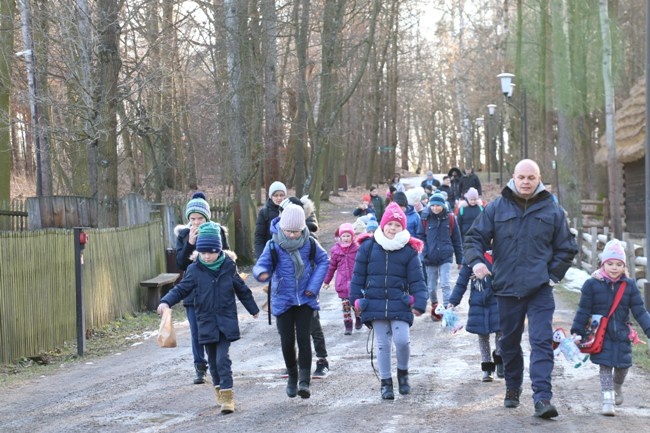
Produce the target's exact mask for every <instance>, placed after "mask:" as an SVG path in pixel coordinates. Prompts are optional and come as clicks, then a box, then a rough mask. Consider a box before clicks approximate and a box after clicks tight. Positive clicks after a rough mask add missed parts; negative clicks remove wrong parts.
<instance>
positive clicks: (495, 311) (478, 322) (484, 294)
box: [449, 259, 501, 335]
mask: <svg viewBox="0 0 650 433" xmlns="http://www.w3.org/2000/svg"><path fill="white" fill-rule="evenodd" d="M484 263H485V264H486V265H487V267H488V269H490V270H492V265H491V264H490V263H489V261H488V260H487V259H486V260H484ZM471 275H472V268H471V267H470V266H469V265H468V264H467V263H463V267H462V268H461V270H460V272H459V273H458V279H457V280H456V286H454V290H453V291H452V292H451V296H450V297H449V303H450V304H454V305H458V304H460V301H461V299H463V295H464V294H465V291H466V290H467V285H468V283H469V285H470V292H469V312H468V313H467V324H466V325H465V329H466V330H467V332H471V333H472V334H480V335H487V334H492V333H494V332H499V331H500V330H501V327H500V326H499V307H498V305H497V298H496V296H494V292H493V291H492V284H491V280H492V277H486V278H484V279H483V280H480V283H479V280H477V279H472V280H471V283H470V276H471Z"/></svg>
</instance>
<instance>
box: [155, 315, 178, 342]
mask: <svg viewBox="0 0 650 433" xmlns="http://www.w3.org/2000/svg"><path fill="white" fill-rule="evenodd" d="M158 346H160V347H176V331H174V325H173V324H172V309H171V308H168V309H167V310H165V312H164V313H163V315H162V319H160V328H159V329H158Z"/></svg>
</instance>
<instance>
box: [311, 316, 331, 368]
mask: <svg viewBox="0 0 650 433" xmlns="http://www.w3.org/2000/svg"><path fill="white" fill-rule="evenodd" d="M313 311H314V315H313V316H312V318H311V338H312V339H313V340H314V352H316V358H327V348H326V347H325V334H323V328H322V327H321V326H320V314H318V310H313Z"/></svg>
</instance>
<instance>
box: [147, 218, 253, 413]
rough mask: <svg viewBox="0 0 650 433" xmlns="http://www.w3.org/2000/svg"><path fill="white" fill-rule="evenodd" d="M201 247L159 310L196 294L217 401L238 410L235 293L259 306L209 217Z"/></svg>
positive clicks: (229, 409) (244, 302)
mask: <svg viewBox="0 0 650 433" xmlns="http://www.w3.org/2000/svg"><path fill="white" fill-rule="evenodd" d="M196 251H198V260H197V261H196V262H194V263H192V264H191V265H190V266H189V267H188V268H187V271H185V273H184V275H183V279H182V280H181V281H180V283H178V284H176V285H175V286H174V288H173V289H171V290H170V291H169V293H167V294H166V295H165V296H164V297H163V298H162V299H161V300H160V305H158V310H157V311H158V314H160V315H162V314H163V313H164V312H165V310H167V309H169V308H171V307H173V306H174V305H175V304H177V303H178V302H180V301H181V300H182V299H184V298H187V297H188V296H189V295H190V294H193V295H194V308H195V310H196V317H197V318H198V340H199V343H200V344H201V345H203V346H204V347H205V351H206V352H207V354H208V365H209V366H210V375H211V376H212V385H213V386H214V389H215V393H216V397H217V403H218V404H219V405H220V406H221V412H222V413H224V414H228V413H232V412H233V411H234V410H235V400H234V395H233V377H232V369H231V361H230V355H229V349H230V343H231V342H233V341H236V340H239V338H240V332H239V321H238V316H237V304H236V303H235V297H236V298H237V299H239V301H240V302H241V303H242V305H243V306H244V308H246V310H247V311H248V312H249V313H250V314H251V315H252V316H253V317H255V318H257V317H258V315H259V308H258V307H257V304H256V303H255V299H254V298H253V292H251V290H250V289H249V288H248V286H247V285H246V283H245V282H244V280H242V278H241V277H240V276H239V273H238V271H237V265H236V264H235V262H234V260H233V259H232V258H231V257H230V256H229V255H228V254H226V253H225V252H224V251H222V243H221V227H220V226H219V224H216V223H214V222H211V221H210V222H206V223H203V224H201V225H200V226H199V230H198V236H197V241H196Z"/></svg>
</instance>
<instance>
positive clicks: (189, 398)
mask: <svg viewBox="0 0 650 433" xmlns="http://www.w3.org/2000/svg"><path fill="white" fill-rule="evenodd" d="M333 200H334V201H335V202H337V201H338V200H337V199H336V198H334V199H333ZM337 204H338V205H339V206H340V204H341V203H340V202H338V203H337ZM339 206H333V205H326V206H325V207H324V209H323V211H322V217H321V224H322V226H323V227H322V233H321V239H322V240H323V243H324V245H325V246H326V248H327V249H329V247H330V246H331V233H333V231H334V227H336V226H337V225H338V224H340V223H341V222H344V221H348V220H350V219H352V217H351V216H350V215H349V214H342V213H341V212H342V208H341V207H339ZM346 209H347V208H343V210H344V211H345V210H346ZM350 210H351V209H350ZM454 278H455V275H454ZM248 283H249V284H250V285H251V287H252V288H253V290H254V292H255V293H256V299H257V300H258V304H260V305H261V303H262V302H263V299H264V294H263V293H262V291H261V286H260V285H259V284H257V283H255V282H254V281H252V277H249V280H248ZM558 290H562V289H561V288H560V289H558ZM321 298H322V305H323V311H322V312H321V318H322V323H323V326H324V330H325V336H326V339H327V344H328V351H329V355H330V356H329V362H330V367H331V371H330V374H329V376H328V377H327V378H326V379H324V380H314V381H313V382H312V397H311V398H310V399H306V400H303V399H300V398H294V399H290V398H288V397H287V396H286V394H285V380H284V379H280V378H278V372H279V371H280V370H281V369H282V367H283V361H282V357H281V353H280V347H279V337H278V335H277V332H276V331H275V327H274V326H269V325H268V324H267V321H266V317H260V318H259V319H257V320H255V319H253V318H252V317H250V316H249V315H248V314H246V312H245V310H244V309H243V308H241V307H240V312H241V315H240V320H241V330H242V339H241V340H240V341H238V342H236V343H234V344H233V345H232V347H231V358H232V360H233V371H234V379H235V400H236V404H237V408H236V411H235V413H233V414H231V415H221V414H220V413H219V411H218V408H217V406H216V401H215V398H214V392H213V390H212V387H211V386H210V385H207V384H206V385H193V384H191V379H192V377H193V367H192V357H191V347H190V340H189V330H188V326H187V322H185V323H180V324H178V325H177V331H178V339H179V346H178V347H177V348H175V349H160V348H158V347H157V345H156V343H155V338H146V339H145V338H144V337H143V338H141V339H140V341H137V342H136V343H135V344H134V345H133V347H131V348H130V349H129V350H127V351H124V352H123V353H115V354H113V355H111V356H107V357H104V358H99V359H96V360H94V361H93V362H92V363H83V362H82V363H76V364H67V365H64V366H62V368H61V369H60V371H59V372H57V373H56V374H53V375H50V376H47V377H41V378H37V379H35V380H32V381H31V382H29V383H23V384H21V385H18V386H15V387H12V388H9V389H4V390H2V392H1V395H0V431H3V432H12V433H19V432H41V433H45V432H52V433H54V432H56V433H59V432H114V433H121V432H142V433H144V432H184V433H191V432H205V431H220V432H228V433H238V432H242V433H243V432H246V433H248V432H262V431H263V432H309V433H316V432H328V433H329V432H337V431H353V432H402V431H409V432H469V431H472V432H502V431H508V432H522V431H540V432H541V431H554V432H587V431H619V432H628V431H629V432H632V431H635V432H636V431H646V429H647V428H648V425H650V407H648V403H647V390H648V389H650V378H649V376H648V375H646V374H643V373H642V372H641V371H640V370H637V369H634V368H633V369H632V370H631V372H630V374H629V376H628V380H627V384H626V386H625V404H624V405H623V406H621V407H620V408H617V416H616V417H614V418H607V417H603V416H601V415H599V414H598V413H599V411H600V395H599V383H598V370H597V367H596V366H595V365H593V364H591V363H587V364H586V365H585V366H583V367H580V368H578V369H574V368H573V367H572V366H571V365H570V364H568V362H566V361H564V359H559V360H558V361H557V362H556V366H555V370H554V380H553V385H554V392H555V398H554V400H553V402H554V403H555V404H556V406H557V407H558V410H559V412H560V416H559V417H558V418H557V419H555V420H551V421H546V420H540V419H537V418H534V417H533V416H532V414H533V404H532V398H531V396H532V392H531V390H530V382H529V380H528V378H527V377H526V380H525V381H524V392H523V395H522V397H521V401H522V405H521V406H520V407H519V408H518V409H505V408H504V407H503V396H504V392H505V386H504V382H503V380H500V379H498V380H495V381H494V382H492V383H482V382H481V381H480V378H481V372H480V357H479V352H478V346H477V339H476V336H475V335H473V334H468V333H466V332H464V331H463V332H461V333H459V334H457V335H454V336H452V335H449V334H447V333H446V332H445V331H444V330H443V329H441V327H440V325H439V323H434V322H432V321H431V320H430V319H429V316H428V314H427V315H426V316H423V317H419V318H416V320H415V324H414V326H413V327H412V329H411V331H412V333H411V341H412V350H411V353H412V355H411V367H410V374H411V375H410V378H411V385H412V388H413V392H412V394H410V395H407V396H401V395H399V394H396V399H395V400H394V401H382V400H381V398H380V396H379V381H378V379H377V378H376V377H375V375H374V374H373V371H372V367H371V365H370V358H369V354H368V352H367V350H368V349H367V348H368V345H369V343H368V335H369V333H368V330H367V329H365V328H364V329H362V330H361V331H359V332H354V333H353V335H351V336H344V335H343V324H342V319H341V313H340V302H339V299H338V298H337V296H336V293H335V292H334V291H333V290H330V291H326V292H324V293H323V294H322V297H321ZM465 302H466V300H465ZM180 308H182V307H180ZM466 313H467V306H466V304H465V305H462V306H461V307H460V316H461V317H464V315H465V314H466ZM572 314H573V312H572V311H570V310H567V309H563V308H562V306H558V310H557V313H556V320H555V322H556V324H557V325H564V326H565V327H566V326H567V325H568V323H567V322H568V321H569V320H570V318H571V317H572ZM524 353H525V354H526V355H527V354H528V349H527V345H526V346H525V348H524ZM393 365H394V364H393Z"/></svg>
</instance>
